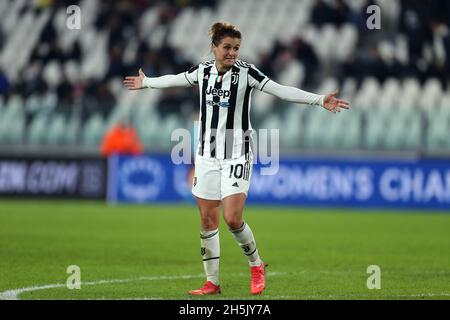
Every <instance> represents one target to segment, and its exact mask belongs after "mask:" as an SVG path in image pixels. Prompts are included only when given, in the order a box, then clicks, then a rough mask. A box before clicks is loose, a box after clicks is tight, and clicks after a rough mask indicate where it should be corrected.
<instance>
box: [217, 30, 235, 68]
mask: <svg viewBox="0 0 450 320" xmlns="http://www.w3.org/2000/svg"><path fill="white" fill-rule="evenodd" d="M240 46H241V39H239V38H231V37H225V38H223V39H222V41H221V42H220V43H219V45H218V46H215V45H214V44H213V52H214V56H215V58H216V62H217V64H218V65H219V66H222V67H224V68H225V69H229V68H231V67H232V66H233V64H234V63H235V62H236V60H237V58H238V56H239V48H240Z"/></svg>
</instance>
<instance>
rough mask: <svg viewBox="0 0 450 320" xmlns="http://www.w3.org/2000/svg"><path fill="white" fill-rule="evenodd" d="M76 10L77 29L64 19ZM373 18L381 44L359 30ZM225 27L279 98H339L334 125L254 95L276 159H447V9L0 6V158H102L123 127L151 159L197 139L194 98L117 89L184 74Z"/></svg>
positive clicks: (266, 4)
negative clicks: (130, 81) (287, 92)
mask: <svg viewBox="0 0 450 320" xmlns="http://www.w3.org/2000/svg"><path fill="white" fill-rule="evenodd" d="M72 4H77V5H79V6H80V8H81V29H80V30H70V29H68V28H67V26H66V19H67V17H68V14H67V13H66V8H67V7H68V6H69V5H72ZM371 4H376V5H379V6H380V8H381V30H369V29H368V28H367V26H366V20H367V18H368V16H369V15H368V14H367V13H366V8H367V6H368V5H371ZM222 20H226V21H230V22H231V23H233V24H235V25H237V26H238V27H239V28H240V30H241V31H242V32H243V46H242V50H241V51H242V52H241V59H243V60H247V61H249V62H251V63H254V64H255V65H256V66H258V67H259V68H260V70H261V71H263V72H264V73H266V74H267V75H268V76H270V77H271V78H273V79H275V80H277V81H278V82H280V83H282V84H285V85H292V86H297V87H300V88H302V89H305V90H309V91H313V92H317V93H328V92H330V91H332V90H334V89H339V90H340V92H341V94H340V96H341V97H342V98H345V99H347V100H349V101H350V102H351V104H352V110H350V111H344V112H341V113H340V114H339V115H333V114H331V113H327V112H325V111H324V110H320V109H317V108H313V107H305V106H298V105H292V104H290V103H286V102H283V101H280V100H278V99H275V98H274V97H272V96H270V95H266V94H262V93H259V92H256V93H255V94H254V96H253V97H254V100H253V108H252V116H253V126H254V127H255V128H256V129H258V128H282V129H281V132H280V139H281V140H280V142H281V147H282V148H283V150H284V151H285V152H295V151H299V150H301V151H302V152H304V151H307V150H315V151H317V150H326V151H330V150H334V151H336V150H344V152H349V151H361V150H363V151H365V152H367V151H368V150H373V151H377V152H378V151H380V150H386V151H401V152H420V153H447V154H449V153H450V83H449V78H450V32H449V27H450V3H449V2H448V1H445V0H442V1H438V0H436V1H420V0H405V1H399V0H389V1H387V0H386V1H382V0H380V1H366V0H341V1H331V0H329V1H325V0H322V1H321V0H302V1H300V0H277V1H272V0H217V1H214V0H211V1H208V0H173V1H152V0H135V1H100V0H82V1H51V0H37V1H32V0H29V1H28V0H14V1H12V0H2V1H0V48H1V50H0V93H1V97H0V152H1V153H6V154H11V153H14V152H17V153H22V152H39V151H40V152H50V151H51V150H53V151H54V152H61V153H67V152H71V151H73V152H77V153H80V152H86V153H98V146H99V144H100V141H101V138H102V136H103V135H104V133H105V131H106V130H107V129H108V128H110V127H111V126H112V125H114V124H115V123H116V122H117V121H118V120H119V119H123V117H128V118H129V119H131V120H132V121H133V124H134V125H135V127H136V128H137V130H138V132H139V134H140V137H141V140H142V141H143V143H144V146H145V149H146V150H147V151H155V150H169V149H170V148H171V146H172V144H173V142H171V140H170V133H171V132H172V130H174V129H175V128H179V127H185V128H190V127H191V126H192V116H193V114H195V113H196V112H197V109H198V93H197V91H196V90H197V89H196V88H193V89H168V90H142V91H139V92H128V91H127V90H125V89H124V88H123V86H122V78H123V77H124V76H126V75H132V74H136V73H137V70H138V69H139V67H142V68H143V70H144V72H145V73H146V74H147V75H148V76H159V75H164V74H170V73H178V72H182V71H185V70H187V69H188V68H190V67H191V66H192V65H195V64H198V63H199V62H201V61H203V60H207V59H211V58H212V56H211V54H210V53H209V38H208V35H207V31H208V28H209V26H210V25H211V24H212V23H213V22H215V21H222Z"/></svg>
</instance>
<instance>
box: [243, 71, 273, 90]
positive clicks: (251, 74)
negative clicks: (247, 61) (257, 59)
mask: <svg viewBox="0 0 450 320" xmlns="http://www.w3.org/2000/svg"><path fill="white" fill-rule="evenodd" d="M269 80H270V79H269V78H268V77H267V76H266V75H265V74H264V73H262V72H261V71H259V70H258V69H257V68H256V67H255V66H253V65H251V66H250V67H249V68H248V84H249V86H250V87H252V88H256V89H258V90H260V91H262V90H263V89H264V86H265V85H266V83H267V82H268V81H269Z"/></svg>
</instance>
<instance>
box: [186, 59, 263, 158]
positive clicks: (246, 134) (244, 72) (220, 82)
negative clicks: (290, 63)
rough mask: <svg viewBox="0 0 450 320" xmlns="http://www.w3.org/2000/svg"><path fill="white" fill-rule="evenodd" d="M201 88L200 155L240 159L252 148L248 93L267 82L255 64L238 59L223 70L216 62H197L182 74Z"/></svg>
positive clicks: (249, 96)
mask: <svg viewBox="0 0 450 320" xmlns="http://www.w3.org/2000/svg"><path fill="white" fill-rule="evenodd" d="M184 76H185V77H186V80H187V81H188V82H189V83H190V84H191V85H192V86H194V85H198V86H199V90H200V116H199V118H200V125H199V130H198V137H199V141H198V148H197V152H198V154H199V155H201V156H204V157H213V158H217V159H232V158H239V157H241V156H242V155H248V154H249V152H250V150H251V149H252V145H253V139H252V126H251V123H250V106H251V95H252V90H253V89H254V88H256V89H258V90H261V91H262V90H263V88H264V86H265V85H266V84H267V82H268V81H269V78H267V77H266V76H265V75H264V74H262V73H261V72H260V71H259V70H258V69H257V68H255V66H254V65H252V64H249V63H246V62H243V61H240V60H237V61H236V63H235V64H234V65H233V67H232V68H231V69H230V70H229V71H228V72H226V73H219V72H218V70H217V68H216V64H215V61H214V60H212V61H208V62H203V63H200V64H199V65H197V66H195V67H193V68H191V69H190V70H189V71H186V72H185V73H184Z"/></svg>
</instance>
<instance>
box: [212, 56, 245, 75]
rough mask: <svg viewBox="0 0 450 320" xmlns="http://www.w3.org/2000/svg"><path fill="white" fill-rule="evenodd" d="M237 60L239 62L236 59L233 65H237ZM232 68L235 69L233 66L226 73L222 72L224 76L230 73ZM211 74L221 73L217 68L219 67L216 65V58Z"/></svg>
mask: <svg viewBox="0 0 450 320" xmlns="http://www.w3.org/2000/svg"><path fill="white" fill-rule="evenodd" d="M237 62H238V60H236V62H235V63H234V64H233V66H235V65H236V63H237ZM232 70H233V67H231V68H230V70H228V71H227V72H225V73H224V74H222V76H225V75H226V74H228V73H229V72H231V71H232ZM210 74H213V75H220V73H219V71H218V70H217V67H216V60H214V64H213V67H212V68H211V72H210Z"/></svg>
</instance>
